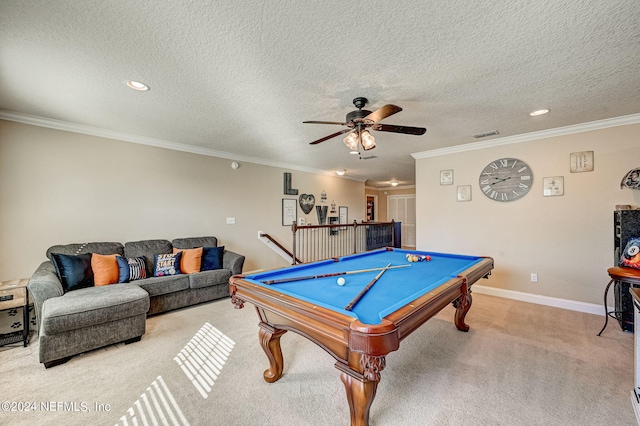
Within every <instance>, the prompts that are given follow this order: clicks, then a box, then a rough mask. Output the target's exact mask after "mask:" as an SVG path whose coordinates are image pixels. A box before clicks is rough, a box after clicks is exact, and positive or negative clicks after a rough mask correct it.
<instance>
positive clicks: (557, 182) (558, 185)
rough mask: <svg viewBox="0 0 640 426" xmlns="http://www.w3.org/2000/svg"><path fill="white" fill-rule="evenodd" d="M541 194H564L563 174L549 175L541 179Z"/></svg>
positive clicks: (554, 195)
mask: <svg viewBox="0 0 640 426" xmlns="http://www.w3.org/2000/svg"><path fill="white" fill-rule="evenodd" d="M542 188H543V189H542V195H543V196H545V197H557V196H560V195H564V176H549V177H546V178H543V179H542Z"/></svg>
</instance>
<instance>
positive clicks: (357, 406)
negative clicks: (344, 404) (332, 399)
mask: <svg viewBox="0 0 640 426" xmlns="http://www.w3.org/2000/svg"><path fill="white" fill-rule="evenodd" d="M385 363H386V361H385V357H383V356H380V357H375V356H368V355H362V358H361V359H360V366H361V367H363V368H364V374H363V375H361V374H359V373H357V372H355V371H353V370H351V368H349V367H347V366H346V365H344V364H342V363H339V362H338V363H336V368H337V369H338V370H340V371H342V374H340V379H341V380H342V383H344V388H345V390H346V391H347V401H348V402H349V411H350V412H351V426H368V425H369V411H370V409H371V404H372V403H373V399H374V398H375V396H376V390H377V389H378V383H379V382H380V372H381V371H382V370H383V369H384V367H385Z"/></svg>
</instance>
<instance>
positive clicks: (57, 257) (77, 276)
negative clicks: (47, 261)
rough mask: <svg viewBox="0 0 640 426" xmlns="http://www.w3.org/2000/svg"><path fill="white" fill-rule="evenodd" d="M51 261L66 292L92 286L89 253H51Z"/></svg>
mask: <svg viewBox="0 0 640 426" xmlns="http://www.w3.org/2000/svg"><path fill="white" fill-rule="evenodd" d="M51 262H52V263H53V266H54V267H55V269H56V274H57V275H58V278H59V279H60V284H62V289H63V290H64V292H65V293H66V292H67V291H71V290H78V289H81V288H85V287H93V270H92V269H91V253H83V254H61V253H51Z"/></svg>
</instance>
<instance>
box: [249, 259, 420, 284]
mask: <svg viewBox="0 0 640 426" xmlns="http://www.w3.org/2000/svg"><path fill="white" fill-rule="evenodd" d="M407 266H411V264H407V265H398V266H389V267H388V268H371V269H357V270H354V271H344V272H332V273H330V274H320V275H309V276H306V277H292V278H281V279H279V280H268V281H262V284H267V285H271V284H281V283H288V282H293V281H302V280H313V279H317V278H327V277H337V276H340V275H351V274H362V273H365V272H373V271H380V270H382V269H395V268H406V267H407Z"/></svg>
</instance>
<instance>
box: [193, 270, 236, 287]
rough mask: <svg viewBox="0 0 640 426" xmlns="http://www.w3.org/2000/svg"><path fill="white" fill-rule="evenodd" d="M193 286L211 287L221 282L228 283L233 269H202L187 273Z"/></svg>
mask: <svg viewBox="0 0 640 426" xmlns="http://www.w3.org/2000/svg"><path fill="white" fill-rule="evenodd" d="M187 276H188V277H189V286H190V287H191V288H202V287H210V286H213V285H219V284H228V283H229V278H231V271H229V270H228V269H216V270H215V271H202V272H200V273H197V274H191V275H187Z"/></svg>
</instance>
